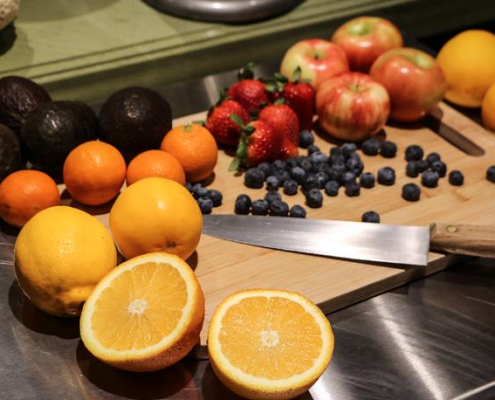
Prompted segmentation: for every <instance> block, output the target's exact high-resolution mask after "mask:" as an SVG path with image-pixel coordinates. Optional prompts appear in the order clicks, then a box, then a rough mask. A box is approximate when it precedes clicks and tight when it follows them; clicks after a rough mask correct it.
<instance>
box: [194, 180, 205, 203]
mask: <svg viewBox="0 0 495 400" xmlns="http://www.w3.org/2000/svg"><path fill="white" fill-rule="evenodd" d="M207 193H208V189H206V188H205V187H204V186H203V185H202V184H201V183H196V184H195V185H194V186H193V187H192V194H193V196H194V198H195V199H199V198H200V197H206V194H207Z"/></svg>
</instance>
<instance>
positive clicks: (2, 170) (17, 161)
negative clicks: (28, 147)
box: [0, 124, 23, 182]
mask: <svg viewBox="0 0 495 400" xmlns="http://www.w3.org/2000/svg"><path fill="white" fill-rule="evenodd" d="M22 167H23V164H22V161H21V143H20V140H19V138H18V137H17V135H16V134H15V133H14V131H13V130H11V129H10V128H8V127H6V126H5V125H1V124H0V182H2V181H3V180H4V179H5V178H6V177H7V176H8V175H10V174H11V173H12V172H15V171H18V170H20V169H21V168H22Z"/></svg>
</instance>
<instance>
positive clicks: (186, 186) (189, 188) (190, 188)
mask: <svg viewBox="0 0 495 400" xmlns="http://www.w3.org/2000/svg"><path fill="white" fill-rule="evenodd" d="M184 187H185V188H186V189H187V190H188V191H189V192H192V188H193V184H192V183H191V182H186V183H185V185H184Z"/></svg>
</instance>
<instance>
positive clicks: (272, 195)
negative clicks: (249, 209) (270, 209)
mask: <svg viewBox="0 0 495 400" xmlns="http://www.w3.org/2000/svg"><path fill="white" fill-rule="evenodd" d="M265 200H266V201H267V202H268V203H273V202H274V201H277V200H278V201H280V200H282V195H281V194H280V193H279V192H275V191H273V190H271V191H269V192H267V193H266V194H265Z"/></svg>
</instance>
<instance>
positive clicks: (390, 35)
mask: <svg viewBox="0 0 495 400" xmlns="http://www.w3.org/2000/svg"><path fill="white" fill-rule="evenodd" d="M331 40H332V42H333V43H335V44H337V45H338V46H340V47H341V48H342V49H343V50H344V52H345V54H346V56H347V59H348V60H349V67H350V70H351V71H359V72H363V73H368V72H369V70H370V68H371V66H372V65H373V62H375V60H376V59H377V58H378V57H379V56H380V55H382V54H383V53H385V52H386V51H387V50H390V49H395V48H398V47H402V46H403V43H404V41H403V39H402V35H401V33H400V31H399V30H398V29H397V27H396V26H395V25H394V24H393V23H392V22H390V21H388V20H386V19H384V18H379V17H368V16H362V17H358V18H354V19H352V20H350V21H348V22H346V23H345V24H343V25H342V26H340V27H339V28H338V29H337V30H336V31H335V33H334V34H333V36H332V39H331Z"/></svg>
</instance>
